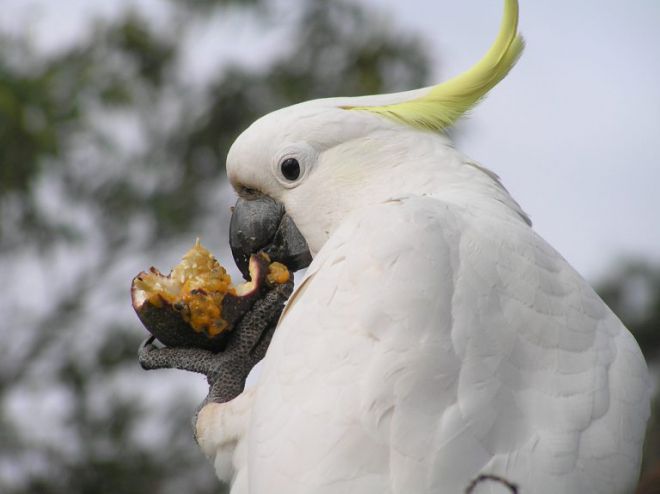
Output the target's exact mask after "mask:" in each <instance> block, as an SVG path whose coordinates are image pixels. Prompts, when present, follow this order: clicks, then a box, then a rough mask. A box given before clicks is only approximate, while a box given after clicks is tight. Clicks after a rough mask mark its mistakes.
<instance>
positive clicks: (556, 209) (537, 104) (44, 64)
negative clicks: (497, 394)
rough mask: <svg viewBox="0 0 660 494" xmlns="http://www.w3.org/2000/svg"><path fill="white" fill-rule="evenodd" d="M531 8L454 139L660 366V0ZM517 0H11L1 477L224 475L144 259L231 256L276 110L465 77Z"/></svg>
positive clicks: (653, 444)
mask: <svg viewBox="0 0 660 494" xmlns="http://www.w3.org/2000/svg"><path fill="white" fill-rule="evenodd" d="M521 3H522V6H521V29H522V31H523V33H524V34H525V36H526V38H527V42H528V47H527V50H526V53H525V54H524V56H523V58H522V60H521V62H520V63H519V65H518V66H517V67H516V69H514V71H513V72H512V73H511V75H510V77H509V78H508V79H506V80H505V81H504V83H502V84H501V86H500V87H498V88H497V89H495V90H494V91H493V94H492V96H490V97H489V98H488V99H487V100H486V101H484V102H483V103H482V105H481V106H480V107H479V108H478V109H477V110H475V111H474V114H473V115H472V116H471V117H470V118H468V119H464V120H463V121H462V122H461V123H460V124H459V126H458V127H457V128H456V129H454V130H453V137H454V139H455V140H456V141H457V145H458V147H459V148H461V149H462V150H463V151H465V152H466V153H467V154H468V155H470V156H472V157H473V158H474V159H476V160H478V161H480V162H482V163H483V164H484V165H485V166H487V167H489V168H491V169H492V170H494V171H496V172H497V173H498V174H500V175H501V177H502V179H503V182H504V183H505V185H507V186H508V188H509V190H510V191H511V192H512V195H513V196H514V197H515V198H516V199H517V200H518V201H519V202H520V203H521V204H522V206H523V208H525V209H526V211H527V212H528V213H529V214H530V216H531V217H532V219H533V220H534V222H535V228H536V229H537V230H538V231H539V232H540V233H541V234H542V235H543V236H544V237H546V239H548V240H549V241H550V243H551V244H553V245H554V246H555V247H556V248H558V250H559V251H560V252H562V254H564V256H565V257H566V258H567V259H568V260H569V261H570V262H571V263H572V264H573V265H574V266H575V267H576V268H577V269H578V270H579V271H580V272H581V273H582V274H583V275H584V276H585V277H586V278H587V279H589V280H590V281H591V282H592V283H593V284H594V286H595V287H596V288H597V290H598V291H599V293H600V294H601V296H602V297H603V298H604V299H605V300H606V301H607V302H608V303H609V304H610V305H611V307H612V308H613V309H614V311H615V312H616V313H617V314H618V315H619V316H620V317H621V319H622V320H623V321H624V322H625V323H626V324H627V325H628V327H629V328H630V329H631V330H632V331H633V332H634V333H635V335H636V337H637V339H638V341H639V342H640V345H641V346H642V348H643V351H644V353H645V355H646V357H647V359H648V361H649V363H650V365H651V368H652V369H653V370H654V375H655V373H656V369H657V368H658V361H659V360H658V357H659V352H658V349H660V332H659V331H658V329H659V324H660V221H658V213H659V212H660V194H658V184H659V183H660V166H659V165H660V137H659V136H660V62H658V60H660V53H658V51H659V49H658V47H660V30H658V29H657V26H658V25H660V3H658V2H657V0H637V1H635V2H616V1H614V0H598V1H596V0H585V1H584V2H579V4H577V3H576V2H573V1H569V0H562V1H558V2H546V4H545V5H541V3H540V2H534V3H532V2H526V1H525V0H522V1H521ZM501 4H502V2H501V1H488V2H487V1H485V0H465V1H463V2H449V1H446V2H437V1H433V2H432V1H430V0H426V1H424V0H410V1H407V2H397V1H395V0H380V1H379V0H370V1H361V2H358V0H352V1H351V0H339V1H335V0H333V1H325V0H307V1H305V0H286V1H285V0H272V1H268V0H249V1H238V0H188V1H186V0H116V1H113V2H88V1H86V0H61V1H58V2H50V1H48V0H3V1H2V9H1V12H0V279H1V280H3V284H4V286H3V288H2V289H1V292H0V293H2V297H0V312H1V314H2V318H1V319H0V492H2V493H8V494H24V493H25V494H27V493H44V494H46V493H47V494H51V493H52V494H56V493H58V494H59V493H68V494H77V493H81V494H82V493H90V494H91V493H100V494H103V493H108V494H109V493H113V494H115V493H154V494H160V493H163V494H165V493H175V492H189V493H194V494H197V493H198V494H203V493H212V492H222V486H220V485H219V483H218V482H217V480H216V479H215V477H214V476H213V472H212V468H211V466H210V464H209V463H207V461H206V460H205V458H203V457H202V455H201V453H200V452H199V450H198V448H197V446H196V445H195V443H194V440H193V437H192V428H191V423H190V420H191V416H192V413H193V410H194V408H195V406H196V405H197V404H198V403H199V402H200V401H201V399H203V397H204V395H205V391H206V390H205V384H204V380H203V378H201V377H198V376H194V375H191V374H185V373H182V372H176V371H159V372H155V373H147V372H143V371H142V370H140V369H139V367H138V365H137V362H136V350H137V346H138V344H139V342H140V341H141V340H142V339H143V338H144V336H145V332H144V330H143V329H141V327H140V324H139V323H138V321H137V318H136V317H135V315H134V313H133V312H132V309H131V306H130V300H129V293H128V287H129V285H130V281H131V279H132V277H133V276H134V275H135V274H137V273H138V272H139V271H141V270H143V269H145V268H147V267H149V266H151V265H155V266H157V267H159V268H161V270H163V271H167V270H168V269H169V268H170V267H171V266H173V265H174V264H176V262H178V259H179V257H180V256H181V255H182V254H183V253H184V252H185V251H186V250H187V249H188V247H190V246H191V245H192V242H193V241H194V239H195V237H196V236H200V237H201V238H202V241H203V242H204V243H205V245H207V247H209V248H210V249H211V250H212V251H213V252H215V253H217V254H218V257H219V259H220V261H221V262H222V263H223V264H225V265H233V261H232V260H231V256H230V255H229V253H228V251H227V243H228V240H227V229H228V220H229V205H231V204H232V203H233V202H234V195H233V193H232V192H231V190H230V189H229V187H228V185H227V183H226V180H225V172H224V161H225V155H226V152H227V149H228V147H229V145H230V144H231V142H232V141H233V139H234V138H235V137H236V136H237V135H238V134H239V133H240V132H241V130H242V129H244V128H245V127H246V126H247V125H249V124H250V122H252V121H253V120H254V119H255V118H257V117H258V116H260V115H262V114H264V113H267V112H269V111H271V110H274V109H276V108H279V107H282V106H285V105H289V104H292V103H296V102H299V101H303V100H307V99H310V98H318V97H325V96H337V95H345V96H351V95H360V94H370V93H380V92H390V91H397V90H404V89H411V88H416V87H420V86H423V85H425V84H431V83H434V82H438V81H440V80H443V79H445V78H447V77H450V76H452V75H454V74H456V73H458V72H460V71H461V70H464V69H466V68H468V67H469V66H470V65H471V63H473V62H475V61H476V60H477V59H478V58H479V57H480V56H481V54H483V53H484V52H485V50H486V49H487V47H488V46H489V44H490V42H491V41H492V39H493V38H494V36H495V34H496V32H497V28H498V23H499V19H500V15H501V9H502V5H501ZM657 420H658V419H657V415H654V418H653V420H652V423H651V426H650V427H649V433H648V438H647V444H646V453H645V463H644V470H645V474H646V475H652V471H653V470H654V468H656V467H657V465H658V463H657V462H658V461H659V460H660V422H657ZM649 492H650V491H649Z"/></svg>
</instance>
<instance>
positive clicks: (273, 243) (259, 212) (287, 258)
mask: <svg viewBox="0 0 660 494" xmlns="http://www.w3.org/2000/svg"><path fill="white" fill-rule="evenodd" d="M229 245H230V246H231V252H232V254H233V256H234V260H235V261H236V266H238V269H240V271H241V273H243V277H244V278H245V279H248V278H249V272H248V264H249V260H250V255H252V254H255V253H257V252H265V253H266V254H268V256H269V257H270V259H271V260H272V261H278V262H281V263H282V264H284V265H285V266H286V267H287V268H289V270H291V271H298V270H299V269H302V268H306V267H307V266H309V264H310V263H311V262H312V255H311V253H310V252H309V247H308V246H307V242H306V241H305V238H304V237H303V236H302V234H301V233H300V230H298V228H297V227H296V224H295V223H294V222H293V220H292V219H291V217H290V216H289V215H287V214H286V212H285V211H284V207H283V206H282V205H281V204H280V203H278V202H276V201H275V200H273V199H271V198H270V197H268V196H259V197H257V198H255V199H250V200H247V199H243V198H239V199H238V201H236V205H235V206H234V210H233V214H232V217H231V222H230V224H229Z"/></svg>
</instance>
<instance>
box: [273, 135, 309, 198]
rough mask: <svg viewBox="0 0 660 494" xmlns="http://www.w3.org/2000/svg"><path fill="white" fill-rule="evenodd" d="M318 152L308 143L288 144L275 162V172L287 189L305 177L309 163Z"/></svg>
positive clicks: (278, 179)
mask: <svg viewBox="0 0 660 494" xmlns="http://www.w3.org/2000/svg"><path fill="white" fill-rule="evenodd" d="M315 155H316V153H315V152H314V150H313V149H312V147H311V146H309V145H308V144H299V145H296V146H288V147H287V148H286V149H285V150H284V151H283V152H282V153H280V154H279V155H278V156H279V158H278V159H277V160H276V161H274V163H273V174H274V175H275V178H277V181H278V182H279V183H280V184H282V185H283V186H284V187H286V188H287V189H292V188H294V187H296V186H298V185H300V183H301V182H302V181H303V180H304V179H305V176H306V175H307V171H308V168H309V167H308V166H307V163H313V160H314V157H315Z"/></svg>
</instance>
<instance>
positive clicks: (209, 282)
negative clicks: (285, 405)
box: [131, 240, 291, 351]
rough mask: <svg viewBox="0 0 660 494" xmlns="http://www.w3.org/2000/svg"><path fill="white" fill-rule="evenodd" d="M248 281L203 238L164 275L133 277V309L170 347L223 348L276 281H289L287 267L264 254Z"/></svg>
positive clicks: (257, 257) (155, 272) (256, 260)
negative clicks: (234, 277) (236, 276)
mask: <svg viewBox="0 0 660 494" xmlns="http://www.w3.org/2000/svg"><path fill="white" fill-rule="evenodd" d="M249 268H250V281H248V282H246V283H243V284H240V285H237V286H233V285H232V282H231V277H230V276H229V274H227V271H226V270H225V269H224V268H223V267H222V266H221V265H220V263H219V262H218V261H217V260H216V259H215V257H213V255H212V254H211V253H210V252H209V251H208V250H206V249H205V248H204V247H203V246H202V245H201V244H200V243H199V240H198V241H197V242H196V243H195V246H194V247H193V248H192V249H190V250H189V251H188V252H187V253H186V254H185V255H184V256H183V259H182V261H181V262H180V263H179V264H178V265H177V266H176V267H174V269H172V271H171V272H170V274H169V275H167V276H165V275H163V274H162V273H160V272H159V271H158V270H157V269H156V268H153V267H152V268H151V269H150V270H149V271H148V272H142V273H140V274H138V275H137V276H136V277H135V278H134V279H133V284H132V286H131V298H132V302H133V308H134V309H135V312H136V313H137V315H138V317H139V318H140V321H142V324H143V325H144V327H145V328H146V329H147V330H148V331H149V332H150V333H151V334H152V335H154V336H155V337H156V338H157V339H158V340H159V341H160V342H161V343H163V344H165V345H167V346H170V347H184V348H185V347H196V348H204V349H207V350H211V351H220V350H222V349H223V348H224V346H225V345H226V342H227V337H228V335H229V334H230V332H231V330H232V329H233V327H234V325H235V324H236V323H237V322H238V321H239V320H240V319H241V317H243V315H244V314H245V313H246V312H247V311H248V310H250V308H251V307H252V305H253V304H254V303H255V302H256V301H257V300H258V299H259V298H260V297H261V296H263V294H264V293H265V292H266V291H267V290H268V289H269V288H270V287H272V286H274V285H275V284H282V283H286V282H287V281H288V280H289V278H290V276H291V275H290V273H289V271H288V269H287V268H286V266H284V265H283V264H280V263H276V262H275V263H271V262H270V259H269V258H268V256H267V255H266V254H263V253H260V254H255V255H252V256H251V257H250V265H249Z"/></svg>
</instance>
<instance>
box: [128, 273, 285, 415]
mask: <svg viewBox="0 0 660 494" xmlns="http://www.w3.org/2000/svg"><path fill="white" fill-rule="evenodd" d="M292 290H293V283H292V282H289V283H287V284H285V285H278V286H277V287H275V288H274V289H272V290H271V291H270V292H268V293H267V294H266V296H265V297H264V298H262V299H261V300H258V301H257V302H256V303H255V304H254V306H253V307H252V309H251V310H250V311H249V312H248V313H247V314H246V315H245V316H244V317H243V318H242V319H241V321H240V323H239V324H238V325H237V326H236V328H234V330H233V334H232V336H231V338H230V340H229V343H228V344H227V348H226V349H225V350H224V351H222V352H219V353H213V352H211V351H209V350H202V349H199V348H158V347H156V346H155V345H154V344H153V342H154V338H153V337H151V338H149V339H147V340H145V341H144V342H143V343H142V345H140V348H139V350H138V361H139V362H140V365H141V366H142V368H143V369H146V370H151V369H181V370H187V371H190V372H198V373H200V374H204V375H205V376H206V377H207V380H208V383H209V395H208V397H207V399H206V401H205V402H208V401H214V402H218V403H224V402H227V401H230V400H232V399H234V398H235V397H236V396H238V395H239V394H241V393H242V392H243V389H244V387H245V380H246V379H247V376H248V374H249V373H250V371H251V370H252V368H253V367H254V366H255V365H256V364H257V363H258V362H259V361H260V360H261V359H262V358H263V357H264V355H265V354H266V350H267V349H268V345H269V344H270V341H271V339H272V337H273V333H274V332H275V327H276V325H277V320H278V318H279V316H280V314H281V313H282V309H283V308H284V303H285V302H286V300H287V299H288V298H289V296H290V295H291V292H292Z"/></svg>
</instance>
